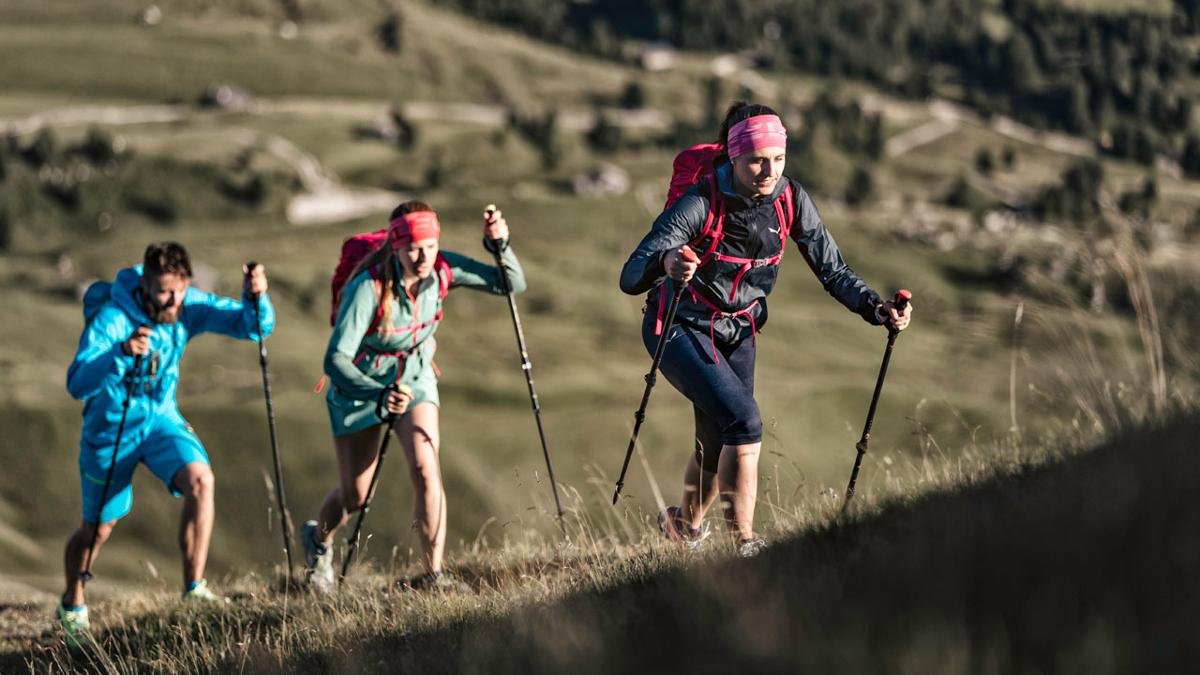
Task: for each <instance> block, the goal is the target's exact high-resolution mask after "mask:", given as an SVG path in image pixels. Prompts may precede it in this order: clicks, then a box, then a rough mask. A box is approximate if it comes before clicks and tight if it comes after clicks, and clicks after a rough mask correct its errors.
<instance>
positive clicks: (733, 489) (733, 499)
mask: <svg viewBox="0 0 1200 675" xmlns="http://www.w3.org/2000/svg"><path fill="white" fill-rule="evenodd" d="M761 449H762V443H749V444H746V445H726V446H725V447H724V448H722V449H721V460H720V462H719V463H718V464H717V479H718V482H719V483H720V486H721V505H722V506H724V507H725V525H726V526H727V527H728V528H729V533H730V534H733V535H735V536H736V537H737V538H738V539H750V538H752V537H754V505H755V503H756V502H757V501H758V455H759V452H760V451H761Z"/></svg>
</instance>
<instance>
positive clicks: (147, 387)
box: [67, 265, 275, 447]
mask: <svg viewBox="0 0 1200 675" xmlns="http://www.w3.org/2000/svg"><path fill="white" fill-rule="evenodd" d="M141 279H142V266H141V265H137V266H134V267H128V268H125V269H123V270H121V271H120V272H118V273H117V278H116V279H115V280H114V282H113V283H112V284H106V283H103V282H99V283H96V284H93V285H92V287H91V288H89V289H88V292H87V294H86V295H85V297H84V318H85V321H86V322H87V324H86V326H85V327H84V330H83V335H81V336H80V338H79V348H78V350H77V351H76V352H75V360H74V361H72V362H71V366H70V368H68V369H67V391H68V392H69V393H70V394H71V396H72V397H74V398H76V399H79V400H82V401H83V402H84V405H83V439H82V440H83V444H84V445H87V446H90V447H103V446H111V445H112V444H113V443H114V442H115V441H116V433H117V425H118V424H119V423H120V421H121V411H122V408H123V406H124V404H125V398H126V396H127V391H128V389H127V382H132V384H133V387H132V391H133V397H132V399H131V400H130V403H129V414H128V417H127V418H126V420H125V432H126V434H127V437H128V438H131V439H132V438H138V437H140V436H141V434H140V433H138V430H139V429H140V428H141V427H143V426H144V425H147V424H148V423H150V422H152V421H153V420H154V419H155V418H156V417H158V416H168V417H174V418H176V419H178V420H179V421H182V420H183V417H182V416H181V415H180V414H179V408H178V406H177V405H176V402H175V388H176V385H178V383H179V359H180V358H182V357H183V350H184V347H185V346H187V342H188V340H190V339H192V338H193V337H195V336H197V335H199V334H201V333H205V332H213V333H221V334H222V335H228V336H230V337H235V338H242V339H257V338H258V325H257V322H256V319H255V316H254V307H253V305H251V304H250V303H249V302H243V301H241V300H234V299H233V298H224V297H220V296H217V295H213V294H212V293H207V292H205V291H201V290H199V289H197V288H194V287H188V290H187V294H186V295H184V299H183V308H182V309H181V311H180V314H179V320H178V321H177V322H175V323H173V324H156V323H153V322H152V321H150V319H149V317H148V316H146V312H145V310H143V309H142V306H141V303H140V302H138V300H137V296H136V295H135V291H137V289H138V287H139V285H140V283H141ZM258 311H259V314H260V315H261V317H262V329H263V333H264V335H270V334H271V331H272V329H273V328H274V327H275V309H274V307H273V306H272V305H271V300H270V299H269V298H268V297H267V296H266V295H265V294H264V295H263V296H262V297H260V298H259V300H258ZM143 324H144V325H148V326H150V327H151V328H152V329H153V330H152V332H151V334H150V353H148V354H146V355H145V356H143V357H142V360H141V364H140V367H139V368H138V372H136V373H131V372H130V371H131V370H132V369H133V364H134V357H132V356H127V355H126V354H125V352H124V351H123V350H122V349H121V343H123V342H125V341H126V340H128V339H129V336H130V335H132V334H133V332H134V331H135V330H137V328H138V326H141V325H143ZM127 375H128V376H129V378H130V380H128V381H127V380H126V376H127Z"/></svg>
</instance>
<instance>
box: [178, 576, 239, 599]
mask: <svg viewBox="0 0 1200 675" xmlns="http://www.w3.org/2000/svg"><path fill="white" fill-rule="evenodd" d="M183 601H184V602H194V603H196V604H198V605H207V604H213V605H223V604H225V603H227V602H229V599H228V598H225V597H223V596H220V595H217V594H216V593H213V592H212V589H211V588H209V587H208V581H206V580H204V579H201V580H200V581H197V582H196V585H195V586H192V588H191V590H188V591H184V592H183Z"/></svg>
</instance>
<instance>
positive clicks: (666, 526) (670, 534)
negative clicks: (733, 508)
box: [658, 506, 711, 552]
mask: <svg viewBox="0 0 1200 675" xmlns="http://www.w3.org/2000/svg"><path fill="white" fill-rule="evenodd" d="M680 513H681V510H680V508H679V507H678V506H668V507H667V509H666V510H665V511H663V512H662V513H660V514H658V531H659V532H662V535H663V536H664V537H666V538H667V539H668V540H670V541H677V542H679V543H681V544H683V545H684V546H686V547H687V550H688V551H689V552H693V551H698V550H700V547H701V546H703V545H704V540H705V539H708V535H709V534H711V530H710V529H709V527H708V523H703V524H701V525H700V527H692V526H690V525H688V524H687V523H685V522H684V521H683V518H681V517H680Z"/></svg>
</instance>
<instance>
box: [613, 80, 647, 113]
mask: <svg viewBox="0 0 1200 675" xmlns="http://www.w3.org/2000/svg"><path fill="white" fill-rule="evenodd" d="M618 104H619V105H620V106H621V107H622V108H629V109H636V108H645V107H646V90H645V89H644V88H642V83H641V82H638V81H637V80H630V81H629V82H626V83H625V89H624V90H622V91H621V97H620V99H619V100H618Z"/></svg>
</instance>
